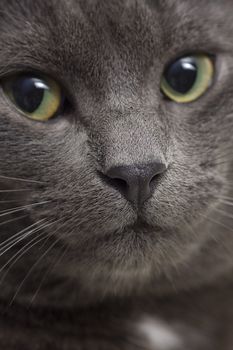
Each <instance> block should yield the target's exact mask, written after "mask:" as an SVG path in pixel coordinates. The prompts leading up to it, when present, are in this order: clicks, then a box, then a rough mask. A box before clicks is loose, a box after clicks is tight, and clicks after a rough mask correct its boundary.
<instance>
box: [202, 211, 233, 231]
mask: <svg viewBox="0 0 233 350" xmlns="http://www.w3.org/2000/svg"><path fill="white" fill-rule="evenodd" d="M199 215H200V216H201V217H203V218H204V219H206V220H209V221H210V222H212V223H213V224H217V225H219V226H222V227H224V228H226V229H227V230H229V231H230V232H232V227H229V226H227V225H225V224H223V223H222V222H220V221H217V220H214V219H212V218H210V217H208V216H206V215H202V214H199Z"/></svg>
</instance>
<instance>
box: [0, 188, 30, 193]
mask: <svg viewBox="0 0 233 350" xmlns="http://www.w3.org/2000/svg"><path fill="white" fill-rule="evenodd" d="M26 191H31V189H30V188H21V189H19V190H16V189H15V190H0V193H12V192H26Z"/></svg>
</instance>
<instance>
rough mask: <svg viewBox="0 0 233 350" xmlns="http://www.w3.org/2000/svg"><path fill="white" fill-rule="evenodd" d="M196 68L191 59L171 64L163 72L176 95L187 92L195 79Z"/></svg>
mask: <svg viewBox="0 0 233 350" xmlns="http://www.w3.org/2000/svg"><path fill="white" fill-rule="evenodd" d="M197 74H198V67H197V64H196V62H195V59H194V58H192V57H188V58H183V59H180V60H178V61H176V62H175V63H173V64H172V65H171V66H170V67H169V68H168V69H167V71H166V72H165V75H164V77H165V79H166V81H167V82H168V83H169V85H170V86H171V87H172V88H173V89H174V90H175V91H177V92H178V93H180V94H186V93H187V92H189V91H190V90H191V89H192V87H193V85H194V84H195V81H196V79H197Z"/></svg>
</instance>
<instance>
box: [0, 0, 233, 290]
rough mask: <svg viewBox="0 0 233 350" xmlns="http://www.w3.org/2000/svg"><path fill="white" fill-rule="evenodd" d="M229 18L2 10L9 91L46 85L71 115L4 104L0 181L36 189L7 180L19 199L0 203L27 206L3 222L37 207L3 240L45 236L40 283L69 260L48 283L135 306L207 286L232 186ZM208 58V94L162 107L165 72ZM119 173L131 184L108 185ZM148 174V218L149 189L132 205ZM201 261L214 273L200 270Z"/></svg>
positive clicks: (165, 4)
mask: <svg viewBox="0 0 233 350" xmlns="http://www.w3.org/2000/svg"><path fill="white" fill-rule="evenodd" d="M232 11H233V4H232V1H230V0H229V1H222V0H219V1H198V2H196V1H192V0H188V1H187V0H184V1H183V0H179V1H173V0H166V1H164V0H163V1H156V0H154V1H152V0H151V1H146V0H140V1H136V0H116V1H115V0H111V1H101V0H100V1H98V0H93V1H91V0H90V1H89V0H88V1H86V0H85V1H81V0H80V1H78V0H59V1H49V2H48V1H39V2H35V1H32V0H23V1H18V2H16V1H13V0H7V1H5V0H3V1H1V2H0V43H1V47H0V82H1V79H2V81H3V80H5V79H7V78H8V77H10V76H12V75H14V74H16V73H24V72H33V73H34V72H37V73H38V72H39V73H41V74H43V76H49V77H51V78H52V79H55V80H56V81H57V83H58V84H59V85H60V86H61V87H62V89H63V91H64V92H65V95H66V98H67V100H68V101H69V103H65V108H64V110H63V112H62V113H60V114H59V115H58V116H57V117H55V118H53V119H51V120H49V121H47V122H38V121H34V120H31V119H29V118H26V117H25V116H23V115H22V113H20V112H19V111H18V110H17V109H16V108H15V106H14V105H13V104H12V103H11V102H10V101H9V100H8V99H7V98H6V96H5V93H4V92H3V90H0V163H1V169H0V175H4V176H6V177H14V178H21V179H27V180H30V181H35V182H23V181H19V180H18V181H16V180H13V179H12V180H10V179H8V180H7V179H4V178H0V183H1V190H5V191H12V190H14V192H2V193H1V198H2V200H4V201H6V200H12V201H13V200H14V201H17V202H15V203H14V202H12V203H11V205H9V204H8V206H7V207H4V208H3V209H10V208H12V207H19V206H24V205H31V204H36V203H37V204H38V203H41V204H38V205H33V206H28V207H27V208H26V212H25V211H24V212H18V211H16V212H15V213H13V214H12V216H11V217H10V218H11V219H17V216H16V215H18V216H22V215H24V216H27V217H26V218H24V219H23V221H22V219H19V221H17V220H16V221H14V222H13V224H12V223H11V224H8V225H5V226H3V227H4V229H2V230H1V227H0V230H1V232H3V233H2V235H3V237H4V239H6V232H7V235H8V236H7V237H9V235H13V234H15V233H17V232H18V231H19V229H18V228H21V229H24V228H26V227H27V226H29V225H30V224H31V225H32V224H34V223H38V224H37V225H38V227H40V226H39V225H40V224H44V226H45V227H44V230H45V233H46V237H48V235H49V236H51V238H49V242H50V243H51V249H50V251H49V252H47V254H45V256H44V258H43V259H41V261H40V262H39V263H38V265H37V266H36V267H35V271H37V273H36V274H37V275H40V269H41V271H44V270H46V268H47V269H48V268H49V266H50V265H52V264H53V262H54V261H55V260H56V258H57V257H59V256H60V255H61V253H62V252H63V249H64V248H63V247H64V246H65V247H66V248H65V249H66V250H64V254H63V257H62V259H61V260H62V263H61V262H59V261H58V262H57V265H56V266H55V267H54V271H53V272H52V273H51V275H53V273H54V275H56V274H57V275H59V276H60V277H61V278H64V279H67V280H68V279H71V280H72V281H74V280H77V281H79V283H80V285H81V287H83V288H84V289H85V290H86V291H87V290H90V291H94V292H97V291H99V292H101V293H105V292H106V293H107V292H110V293H121V292H122V293H125V292H126V291H130V290H131V289H134V290H135V288H136V287H137V286H139V288H142V287H143V286H145V285H146V284H147V283H148V284H149V282H150V281H151V280H154V281H155V282H157V284H155V285H153V289H155V290H156V288H157V289H158V290H159V289H160V288H162V286H163V285H164V286H165V285H166V290H167V289H169V288H171V289H172V287H170V285H171V286H172V285H173V284H175V285H176V287H177V288H178V287H179V285H180V286H181V285H185V284H186V283H187V285H191V284H196V283H199V282H201V281H203V280H206V279H208V278H209V272H206V271H205V270H204V269H203V271H202V269H201V262H206V261H209V260H211V261H213V259H215V258H214V257H215V256H217V255H218V252H219V251H218V249H220V248H217V247H216V245H214V243H213V242H214V241H215V239H217V240H218V239H219V240H220V241H221V239H220V231H222V230H224V228H223V227H222V226H221V225H219V224H217V222H218V223H219V221H220V219H219V218H218V215H219V211H216V210H219V209H218V207H219V206H223V200H224V196H229V197H230V180H231V179H232V176H231V170H232V165H231V156H230V152H231V148H232V145H233V140H232V127H233V105H232V98H233V87H232V78H233V58H232V57H233V44H232V40H231V38H232V36H233V21H232V19H233V18H232V17H233V15H232ZM200 54H204V55H206V57H207V56H208V57H211V62H212V64H213V70H214V72H213V76H212V79H211V84H210V86H209V87H208V88H207V89H206V92H205V93H203V94H202V96H200V98H197V99H196V100H194V101H192V102H189V103H179V102H174V101H171V100H170V99H168V98H165V97H164V95H163V94H162V93H161V78H162V76H163V73H164V70H165V67H167V65H168V64H169V63H170V62H174V61H175V60H177V59H178V58H180V57H185V56H190V55H200ZM209 55H210V56H209ZM3 78H4V79H3ZM158 163H159V164H162V166H163V171H162V172H161V171H159V172H160V174H159V175H158V171H157V168H153V167H154V165H156V164H158ZM156 166H157V165H156ZM118 167H121V168H118ZM122 167H123V168H124V169H126V168H127V169H130V171H131V170H132V169H134V170H133V171H134V173H133V174H132V173H130V175H128V174H129V171H128V170H127V171H128V172H124V175H122V172H121V173H120V175H119V174H118V175H113V176H111V177H115V178H117V179H120V180H116V179H115V180H114V179H111V177H110V175H109V174H111V170H112V169H115V170H116V169H118V170H119V169H121V170H122ZM135 167H136V169H137V171H139V170H138V169H139V167H141V168H140V169H141V172H140V174H139V175H138V173H137V174H135ZM145 169H149V170H148V171H149V172H150V171H152V172H151V173H150V175H148V176H149V180H150V181H149V180H148V179H147V182H148V181H149V186H150V193H149V195H148V197H147V198H146V200H143V201H141V203H140V205H138V198H139V197H140V196H143V193H144V192H143V191H144V190H145V188H144V189H142V193H141V194H140V195H139V196H137V195H136V197H135V191H139V192H140V191H141V188H142V187H140V186H141V185H140V184H139V182H140V181H139V180H135V179H139V177H140V176H141V177H143V176H144V178H145V176H147V175H145V174H144V170H145ZM115 170H114V171H115ZM118 170H117V171H118ZM124 171H125V170H124ZM145 173H146V172H145ZM115 174H116V173H115ZM125 174H126V175H125ZM127 176H130V179H129V177H127ZM134 180H135V181H134ZM151 180H152V181H151ZM36 181H37V182H36ZM137 181H138V182H137ZM143 181H144V180H143ZM129 183H130V184H129ZM147 185H148V183H147ZM130 186H131V189H130V191H131V192H130V195H129V193H128V192H127V191H128V190H129V187H130ZM136 187H137V189H136V190H135V188H136ZM139 187H140V188H139ZM139 192H138V193H139ZM126 193H127V194H126ZM132 196H133V197H132ZM126 197H127V198H126ZM132 198H133V200H132ZM135 198H136V199H135ZM140 198H141V197H140ZM225 199H226V198H225ZM45 202H46V203H45ZM16 203H17V205H16ZM225 204H226V201H225ZM4 205H6V204H4ZM222 210H223V211H224V210H225V209H222ZM14 215H15V216H14ZM29 218H30V219H29ZM5 219H7V218H6V217H5V216H4V217H3V218H2V221H3V220H5ZM27 220H28V221H27ZM29 220H30V221H29ZM221 220H222V221H221V222H223V223H224V220H225V219H224V217H222V219H221ZM26 223H27V224H26ZM17 225H18V226H17ZM35 227H37V226H35ZM25 232H27V231H25ZM41 232H44V231H38V232H37V233H36V234H37V235H38V234H41ZM218 235H219V236H218ZM35 237H36V236H32V237H30V239H31V238H35ZM41 237H42V238H43V237H44V236H41ZM27 239H28V238H27ZM227 239H228V238H227ZM208 240H210V241H211V242H210V243H209V244H206V242H207V241H208ZM28 242H30V240H27V241H26V243H28ZM35 242H36V241H35ZM21 243H22V242H21ZM41 243H42V244H44V242H43V240H42V242H40V244H41ZM211 244H212V249H211V248H210V247H211ZM228 244H231V245H232V244H233V242H228ZM42 247H43V245H42ZM45 247H46V249H47V248H48V247H50V245H48V244H47V245H45ZM207 247H208V249H207ZM12 249H13V251H14V253H16V252H17V249H18V248H17V246H15V247H13V248H12ZM46 249H45V248H44V247H43V249H42V248H41V250H40V252H39V253H40V254H39V255H38V248H37V246H36V245H35V246H34V247H33V248H32V250H31V251H32V252H33V253H32V254H30V253H28V254H26V256H22V257H21V259H19V261H18V262H17V264H16V265H17V266H18V267H17V268H18V270H20V271H21V273H22V274H21V275H20V276H21V278H22V276H23V272H22V271H24V273H25V271H27V269H28V265H27V264H28V263H30V264H33V263H34V262H35V261H34V260H35V259H36V258H37V256H38V257H39V256H40V255H42V254H43V253H44V252H46ZM205 249H206V254H205V258H206V261H205V258H203V259H201V258H200V259H199V262H200V264H199V266H195V258H196V257H197V256H199V255H200V254H201V252H202V251H203V250H205ZM9 254H10V252H9V251H8V253H7V259H9V258H10V255H9ZM12 254H13V253H12ZM219 255H220V253H219ZM208 256H209V260H208ZM35 257H36V258H35ZM1 259H3V262H4V263H6V262H7V260H6V261H4V255H3V256H2V257H1ZM223 260H224V259H223ZM226 260H227V261H229V257H228V258H227V259H226ZM231 264H232V262H231ZM26 265H27V266H26ZM223 265H224V266H225V261H224V264H223ZM25 266H26V268H25ZM208 266H209V267H208V268H210V266H212V262H211V263H210V264H209V265H208ZM177 270H178V271H180V274H181V275H182V276H181V278H180V280H179V278H178V277H177V276H178V274H179V273H178V274H177ZM43 273H44V272H43ZM192 274H193V278H192V276H191V275H192ZM9 275H10V273H9ZM168 281H171V283H170V284H169V282H168ZM158 282H159V283H158ZM164 288H165V287H164Z"/></svg>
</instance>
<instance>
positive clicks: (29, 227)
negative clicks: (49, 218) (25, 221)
mask: <svg viewBox="0 0 233 350" xmlns="http://www.w3.org/2000/svg"><path fill="white" fill-rule="evenodd" d="M44 221H45V219H41V220H39V221H37V222H36V223H34V224H32V225H30V226H28V227H26V228H24V229H23V230H21V231H20V232H17V233H15V234H14V235H13V236H11V237H9V238H7V239H6V240H5V241H3V242H1V243H0V250H2V249H3V248H4V247H5V246H6V244H8V243H9V242H10V243H12V241H14V240H15V238H17V237H19V236H22V234H23V233H25V232H29V231H28V230H31V229H32V228H34V227H35V226H37V225H39V224H40V223H42V222H44Z"/></svg>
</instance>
